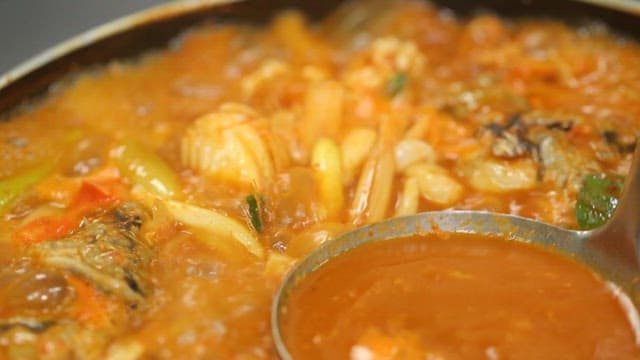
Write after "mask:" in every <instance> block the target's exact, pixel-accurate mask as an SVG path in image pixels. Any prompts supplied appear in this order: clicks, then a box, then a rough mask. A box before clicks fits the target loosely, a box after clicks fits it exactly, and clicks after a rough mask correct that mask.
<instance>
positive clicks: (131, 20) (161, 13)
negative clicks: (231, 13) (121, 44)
mask: <svg viewBox="0 0 640 360" xmlns="http://www.w3.org/2000/svg"><path fill="white" fill-rule="evenodd" d="M241 1H245V0H174V1H171V2H169V3H165V4H161V5H156V6H152V7H149V8H146V9H143V10H140V11H137V12H134V13H132V14H129V15H124V16H121V17H119V18H116V19H114V20H111V21H108V22H106V23H104V24H102V25H98V26H96V27H93V28H91V29H89V30H87V31H84V32H82V33H80V34H78V35H75V36H73V37H71V38H69V39H67V40H63V41H62V42H60V43H57V44H56V45H53V46H51V47H49V48H47V49H45V50H43V51H41V52H39V53H36V54H35V55H34V56H32V57H30V58H28V59H26V60H25V61H23V62H21V63H19V64H18V65H16V66H14V67H13V68H11V69H9V70H8V71H7V72H6V73H4V74H0V89H3V88H6V87H7V86H8V85H10V84H11V83H13V82H15V81H17V80H19V79H20V78H22V77H24V76H25V75H28V74H29V73H31V72H33V71H35V70H37V69H38V68H40V67H42V66H44V65H46V64H48V63H50V62H52V61H54V60H56V59H59V58H62V57H63V56H65V55H68V54H70V53H72V52H73V51H75V50H78V49H80V48H83V47H86V46H89V45H91V44H93V43H96V42H98V41H100V40H103V39H106V38H108V37H110V36H113V35H116V34H119V33H122V32H125V31H128V30H130V29H132V28H135V27H138V26H142V25H145V24H150V23H154V22H159V21H162V20H165V19H168V18H171V17H175V16H178V15H182V14H187V13H192V12H196V11H198V10H200V9H204V8H211V7H214V6H221V5H227V4H232V3H237V2H241Z"/></svg>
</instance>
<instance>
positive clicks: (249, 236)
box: [165, 200, 264, 258]
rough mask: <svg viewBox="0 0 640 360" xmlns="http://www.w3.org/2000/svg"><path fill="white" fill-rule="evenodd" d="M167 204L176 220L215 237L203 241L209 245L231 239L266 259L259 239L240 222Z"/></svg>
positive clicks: (221, 215) (210, 212) (209, 212)
mask: <svg viewBox="0 0 640 360" xmlns="http://www.w3.org/2000/svg"><path fill="white" fill-rule="evenodd" d="M165 204H166V206H167V209H168V210H169V212H170V213H171V215H172V216H173V217H174V218H175V219H176V220H178V221H180V222H181V223H183V224H185V225H187V226H192V227H194V228H197V229H200V230H204V231H206V232H207V233H209V234H211V235H213V236H212V237H209V238H207V239H203V240H205V241H206V242H208V243H209V245H214V246H215V245H216V244H215V241H220V240H221V239H218V237H219V238H222V239H226V238H229V237H231V238H232V239H234V240H236V241H238V242H239V243H240V244H242V245H243V246H244V247H245V248H247V250H248V251H249V252H250V253H252V254H253V255H255V256H257V257H259V258H263V257H264V249H263V248H262V245H261V244H260V242H259V241H258V238H257V237H256V236H255V234H253V233H252V232H251V231H249V230H248V229H247V228H246V227H245V226H244V225H242V223H240V222H239V221H238V220H235V219H233V218H231V217H229V216H227V215H223V214H221V213H219V212H217V211H215V210H210V209H203V208H201V207H198V206H194V205H189V204H186V203H183V202H179V201H173V200H167V201H166V202H165Z"/></svg>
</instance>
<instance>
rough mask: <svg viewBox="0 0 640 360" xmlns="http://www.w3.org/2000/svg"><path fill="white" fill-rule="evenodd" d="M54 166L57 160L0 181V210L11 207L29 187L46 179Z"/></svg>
mask: <svg viewBox="0 0 640 360" xmlns="http://www.w3.org/2000/svg"><path fill="white" fill-rule="evenodd" d="M54 167H55V161H52V162H49V163H47V164H43V165H39V166H36V167H34V168H32V169H30V170H28V171H26V172H24V173H22V174H19V175H15V176H12V177H10V178H8V179H4V180H2V181H0V210H4V209H6V208H7V207H9V206H10V205H11V204H12V203H13V202H14V201H15V200H16V199H17V198H18V197H19V196H20V195H21V194H22V193H23V192H25V191H26V190H27V189H28V188H29V187H31V186H32V185H35V184H36V183H37V182H39V181H40V180H42V179H44V178H45V177H46V176H47V175H48V174H49V173H50V172H51V171H52V170H53V168H54Z"/></svg>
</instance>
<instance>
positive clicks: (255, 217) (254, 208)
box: [247, 194, 262, 232]
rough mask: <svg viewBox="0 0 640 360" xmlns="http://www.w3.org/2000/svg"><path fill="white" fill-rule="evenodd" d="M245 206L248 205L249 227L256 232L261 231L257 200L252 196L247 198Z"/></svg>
mask: <svg viewBox="0 0 640 360" xmlns="http://www.w3.org/2000/svg"><path fill="white" fill-rule="evenodd" d="M247 205H249V215H250V216H251V225H253V228H254V229H256V231H257V232H261V231H262V218H261V216H260V206H258V199H256V196H255V195H254V194H251V195H249V196H247Z"/></svg>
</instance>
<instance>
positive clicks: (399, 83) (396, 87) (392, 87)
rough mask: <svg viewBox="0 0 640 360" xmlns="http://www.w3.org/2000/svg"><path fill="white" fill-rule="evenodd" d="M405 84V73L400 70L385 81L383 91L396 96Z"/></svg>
mask: <svg viewBox="0 0 640 360" xmlns="http://www.w3.org/2000/svg"><path fill="white" fill-rule="evenodd" d="M406 85H407V74H405V73H403V72H400V73H397V74H395V75H394V76H393V77H391V79H389V81H388V82H387V86H386V87H385V92H386V93H387V94H388V95H389V96H392V97H393V96H396V95H398V94H399V93H400V92H402V90H404V88H405V86H406Z"/></svg>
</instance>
